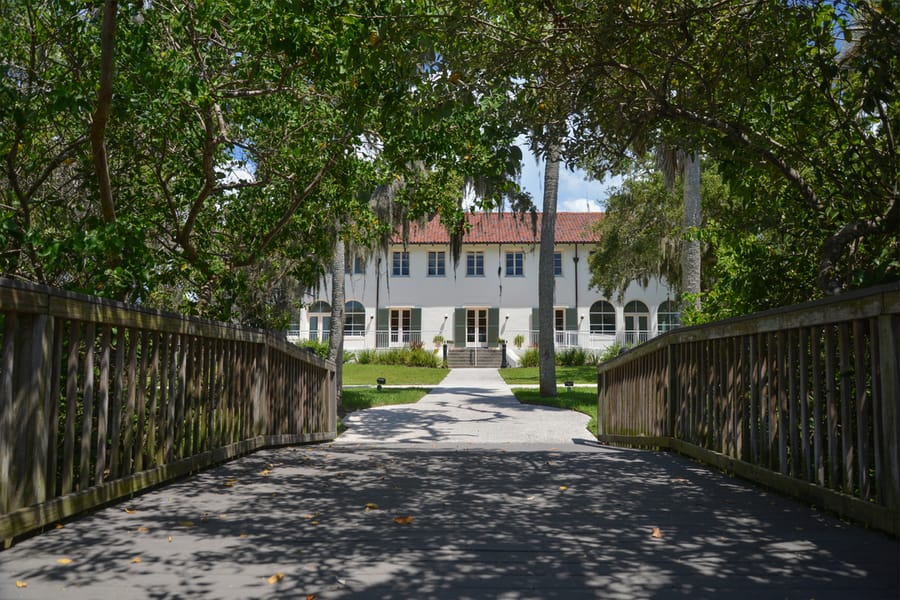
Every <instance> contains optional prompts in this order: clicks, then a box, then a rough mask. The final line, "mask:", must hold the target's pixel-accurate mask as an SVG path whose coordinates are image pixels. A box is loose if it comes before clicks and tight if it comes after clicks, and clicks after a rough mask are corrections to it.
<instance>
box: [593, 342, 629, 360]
mask: <svg viewBox="0 0 900 600" xmlns="http://www.w3.org/2000/svg"><path fill="white" fill-rule="evenodd" d="M625 350H626V347H625V346H623V345H622V344H620V343H619V342H615V343H614V344H613V345H611V346H609V347H608V348H607V349H606V350H604V351H603V352H602V353H601V354H600V358H599V362H606V361H608V360H612V359H613V358H615V357H617V356H618V355H620V354H622V352H624V351H625Z"/></svg>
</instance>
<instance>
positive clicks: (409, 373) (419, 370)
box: [344, 363, 450, 393]
mask: <svg viewBox="0 0 900 600" xmlns="http://www.w3.org/2000/svg"><path fill="white" fill-rule="evenodd" d="M449 372H450V370H449V369H433V368H430V367H405V366H401V365H374V364H367V365H360V364H357V363H347V364H345V365H344V385H375V383H376V382H375V380H376V379H378V378H379V377H384V378H385V379H386V380H387V384H388V385H426V386H428V385H437V384H439V383H440V382H441V381H442V380H443V379H444V377H446V376H447V373H449ZM345 393H346V392H345Z"/></svg>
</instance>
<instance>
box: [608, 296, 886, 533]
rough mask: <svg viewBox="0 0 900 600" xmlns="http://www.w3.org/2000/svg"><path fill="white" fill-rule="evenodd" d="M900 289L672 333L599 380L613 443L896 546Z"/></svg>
mask: <svg viewBox="0 0 900 600" xmlns="http://www.w3.org/2000/svg"><path fill="white" fill-rule="evenodd" d="M898 396H900V284H891V285H887V286H881V287H877V288H870V289H867V290H859V291H856V292H852V293H848V294H845V295H842V296H837V297H833V298H828V299H825V300H822V301H817V302H812V303H808V304H802V305H797V306H792V307H787V308H783V309H778V310H773V311H769V312H765V313H760V314H757V315H750V316H747V317H741V318H737V319H732V320H728V321H722V322H718V323H713V324H709V325H704V326H698V327H688V328H683V329H678V330H674V331H672V332H669V333H666V334H665V335H662V336H660V337H658V338H656V339H654V340H652V341H650V342H648V343H646V344H643V345H641V346H638V347H636V348H634V349H633V350H631V351H629V352H627V353H625V354H623V355H622V356H619V357H617V358H616V359H614V360H612V361H609V362H607V363H604V364H602V365H601V366H600V367H599V369H598V409H599V410H598V431H599V438H600V440H601V441H605V442H607V443H612V444H619V445H628V446H642V447H658V448H666V449H673V450H676V451H678V452H681V453H684V454H686V455H689V456H692V457H694V458H696V459H698V460H701V461H704V462H707V463H709V464H712V465H714V466H717V467H719V468H722V469H724V470H726V471H729V472H732V473H735V474H737V475H738V476H741V477H744V478H746V479H750V480H753V481H756V482H758V483H761V484H763V485H765V486H767V487H770V488H773V489H776V490H778V491H780V492H782V493H786V494H789V495H793V496H795V497H798V498H800V499H802V500H804V501H807V502H809V503H812V504H815V505H816V506H820V507H823V508H825V509H827V510H831V511H834V512H836V513H839V514H841V515H843V516H846V517H849V518H852V519H855V520H857V521H860V522H862V523H865V524H868V525H870V526H873V527H877V528H879V529H882V530H884V531H888V532H890V533H892V534H894V535H900V445H898V443H900V398H898Z"/></svg>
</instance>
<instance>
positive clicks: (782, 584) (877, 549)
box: [0, 370, 900, 600]
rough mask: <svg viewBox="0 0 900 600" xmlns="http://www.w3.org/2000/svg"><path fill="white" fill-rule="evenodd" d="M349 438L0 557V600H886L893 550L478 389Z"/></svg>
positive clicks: (147, 499) (167, 493)
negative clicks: (21, 584) (595, 439)
mask: <svg viewBox="0 0 900 600" xmlns="http://www.w3.org/2000/svg"><path fill="white" fill-rule="evenodd" d="M349 423H350V426H351V429H350V430H349V431H348V432H347V434H345V435H344V436H342V437H341V438H340V439H339V440H338V441H336V442H334V443H331V444H326V445H320V446H310V447H293V448H282V449H277V450H270V451H265V452H259V453H256V454H254V455H251V456H248V457H245V458H243V459H240V460H236V461H233V462H231V463H228V464H226V465H223V466H221V467H218V468H215V469H211V470H209V471H205V472H203V473H201V474H199V475H198V476H195V477H192V478H190V479H186V480H183V481H180V482H176V483H174V484H171V485H167V486H165V487H162V488H160V489H158V490H155V491H152V492H150V493H147V494H143V495H141V496H139V497H137V498H134V499H133V500H131V501H128V502H123V503H119V504H116V505H114V506H111V507H108V508H106V509H103V510H100V511H97V512H96V513H94V514H92V515H90V516H86V517H83V518H80V519H76V520H73V521H72V522H69V523H67V524H65V526H64V527H63V528H61V529H56V530H51V531H48V532H46V533H43V534H41V535H37V536H34V537H32V538H30V539H26V540H23V541H21V542H20V543H18V544H17V545H16V546H14V547H13V548H12V549H10V550H8V551H5V552H2V553H0V598H2V599H3V600H6V599H11V598H42V599H43V598H48V599H60V600H61V599H63V598H64V599H67V600H68V599H70V598H71V599H80V598H92V599H94V598H101V599H102V598H114V599H117V600H124V599H128V598H159V599H175V598H300V599H303V598H307V597H315V598H317V599H320V600H321V599H327V598H453V599H464V598H509V599H524V598H717V597H728V598H754V599H762V598H802V599H810V598H815V599H817V600H822V599H827V598H890V599H896V598H898V596H900V594H898V591H900V575H898V567H900V545H898V542H897V540H893V539H891V538H888V537H887V536H885V535H882V534H879V533H873V532H868V531H865V530H863V529H861V528H858V527H855V526H852V525H847V524H844V523H842V522H840V521H838V520H836V519H834V518H832V517H829V516H827V515H823V514H820V513H818V512H816V511H814V510H811V509H809V508H807V507H805V506H803V505H800V504H798V503H795V502H793V501H791V500H788V499H785V498H782V497H780V496H777V495H774V494H769V493H766V492H764V491H760V490H758V489H756V488H754V487H751V486H750V485H748V484H745V483H743V482H741V481H739V480H735V479H731V478H728V477H725V476H723V475H721V474H718V473H716V472H713V471H710V470H709V469H706V468H705V467H703V466H700V465H698V464H696V463H693V462H691V461H689V460H687V459H684V458H681V457H679V456H676V455H672V454H667V453H657V452H647V451H635V450H622V449H615V448H609V447H600V446H598V445H597V444H595V443H593V442H592V441H591V438H590V435H589V434H588V433H587V432H586V431H585V430H584V424H585V419H584V418H583V417H582V416H579V415H573V414H571V413H566V412H563V411H557V410H553V409H544V408H538V407H532V406H521V405H518V404H517V403H516V402H515V401H514V399H513V398H512V397H511V396H510V394H509V390H508V388H506V387H505V386H504V385H503V384H502V382H501V381H500V380H499V378H498V377H497V376H496V374H495V373H493V372H491V371H476V372H472V371H465V370H460V371H453V372H452V373H451V375H450V376H449V378H448V380H445V382H444V384H443V385H442V387H441V388H438V389H436V390H435V391H434V393H433V394H431V395H429V396H427V397H426V398H424V399H423V400H422V401H421V402H420V403H419V405H418V406H417V407H415V408H412V407H409V406H398V407H393V408H384V409H376V410H371V411H364V412H362V413H358V414H356V415H353V416H352V417H351V418H350V419H349ZM398 521H399V522H398ZM17 580H18V581H22V582H24V583H26V584H27V585H28V587H25V588H17V587H16V586H15V582H16V581H17Z"/></svg>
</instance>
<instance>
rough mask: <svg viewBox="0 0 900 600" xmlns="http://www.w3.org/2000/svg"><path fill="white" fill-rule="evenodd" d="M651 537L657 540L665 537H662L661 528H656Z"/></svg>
mask: <svg viewBox="0 0 900 600" xmlns="http://www.w3.org/2000/svg"><path fill="white" fill-rule="evenodd" d="M650 536H651V537H655V538H661V537H662V536H663V535H662V531H660V530H659V527H654V528H653V532H652V533H651V534H650Z"/></svg>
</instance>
